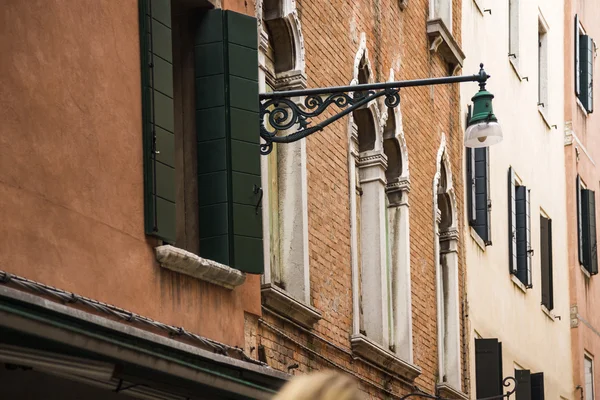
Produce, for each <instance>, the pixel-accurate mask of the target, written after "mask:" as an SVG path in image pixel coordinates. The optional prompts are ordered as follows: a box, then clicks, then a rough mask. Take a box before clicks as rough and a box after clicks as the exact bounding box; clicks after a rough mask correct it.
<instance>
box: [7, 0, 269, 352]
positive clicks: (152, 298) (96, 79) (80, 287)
mask: <svg viewBox="0 0 600 400" xmlns="http://www.w3.org/2000/svg"><path fill="white" fill-rule="evenodd" d="M229 3H232V6H235V7H241V6H242V5H243V4H242V3H244V2H243V1H242V2H241V3H240V2H239V1H238V2H234V1H225V4H226V5H227V4H229ZM233 3H235V4H233ZM238 3H240V4H238ZM253 9H254V5H253V4H252V10H253ZM1 10H2V12H1V13H0V18H1V20H0V50H1V54H2V61H0V80H1V85H0V99H1V100H0V105H1V106H0V119H1V120H2V124H0V221H2V223H0V269H2V270H5V271H8V272H10V273H14V274H18V275H22V276H25V277H27V278H30V279H34V280H37V281H40V282H43V283H45V284H49V285H52V286H56V287H58V288H60V289H64V290H68V291H73V292H75V293H77V294H80V295H83V296H87V297H91V298H93V299H97V300H100V301H103V302H107V303H110V304H114V305H116V306H119V307H122V308H125V309H127V310H130V311H133V312H136V313H139V314H142V315H145V316H147V317H150V318H153V319H156V320H159V321H161V322H165V323H168V324H173V325H177V326H183V327H184V328H186V329H188V330H191V331H193V332H196V333H199V334H201V335H204V336H208V337H210V338H213V339H215V340H219V341H223V342H225V343H228V344H231V345H238V346H243V344H244V312H245V311H247V312H250V313H254V314H260V294H259V285H260V282H259V278H258V277H257V276H249V277H248V279H247V282H246V284H244V285H243V286H241V287H239V288H237V289H235V290H233V291H230V290H227V289H223V288H220V287H216V286H214V285H211V284H208V283H205V282H201V281H198V280H196V279H193V278H189V277H187V276H183V275H180V274H177V273H172V272H169V271H164V270H162V269H161V268H160V267H159V266H158V265H157V263H156V261H155V259H154V253H153V247H154V246H156V244H157V242H156V241H154V240H153V239H150V238H147V237H146V236H145V234H144V216H143V207H144V202H143V174H142V130H141V93H140V55H139V32H138V4H137V1H136V0H119V1H116V0H94V1H80V0H37V1H36V0H28V1H22V0H6V1H3V2H2V7H1Z"/></svg>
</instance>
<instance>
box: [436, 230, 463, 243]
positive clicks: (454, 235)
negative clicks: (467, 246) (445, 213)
mask: <svg viewBox="0 0 600 400" xmlns="http://www.w3.org/2000/svg"><path fill="white" fill-rule="evenodd" d="M458 237H459V235H458V229H455V228H454V229H448V230H447V231H444V232H440V241H442V242H443V241H447V240H458Z"/></svg>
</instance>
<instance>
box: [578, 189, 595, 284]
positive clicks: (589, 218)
mask: <svg viewBox="0 0 600 400" xmlns="http://www.w3.org/2000/svg"><path fill="white" fill-rule="evenodd" d="M581 206H582V231H583V232H582V233H583V265H584V266H585V268H586V269H587V270H588V272H589V273H590V274H592V275H595V274H597V273H598V253H597V242H596V194H595V192H594V191H592V190H588V189H584V190H582V191H581Z"/></svg>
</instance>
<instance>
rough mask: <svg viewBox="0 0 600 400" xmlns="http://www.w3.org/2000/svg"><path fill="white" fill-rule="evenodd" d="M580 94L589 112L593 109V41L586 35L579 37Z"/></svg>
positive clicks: (580, 98)
mask: <svg viewBox="0 0 600 400" xmlns="http://www.w3.org/2000/svg"><path fill="white" fill-rule="evenodd" d="M579 64H580V71H581V72H580V74H581V76H580V82H581V83H580V90H581V92H580V94H579V100H581V103H582V104H583V106H584V107H585V109H586V110H587V112H589V113H591V112H593V111H594V91H593V88H594V41H593V40H592V38H591V37H590V36H588V35H581V36H580V37H579Z"/></svg>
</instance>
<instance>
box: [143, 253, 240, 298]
mask: <svg viewBox="0 0 600 400" xmlns="http://www.w3.org/2000/svg"><path fill="white" fill-rule="evenodd" d="M155 250H156V260H157V261H158V262H159V264H160V266H161V267H162V268H166V269H169V270H171V271H175V272H179V273H182V274H185V275H189V276H191V277H194V278H197V279H200V280H203V281H206V282H210V283H213V284H215V285H219V286H222V287H224V288H227V289H233V288H235V287H236V286H239V285H241V284H242V283H244V282H245V281H246V274H245V273H243V272H241V271H239V270H237V269H234V268H231V267H228V266H227V265H224V264H221V263H218V262H216V261H213V260H207V259H206V258H202V257H199V256H197V255H195V254H194V253H190V252H189V251H186V250H183V249H180V248H177V247H174V246H171V245H165V246H158V247H156V249H155Z"/></svg>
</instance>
